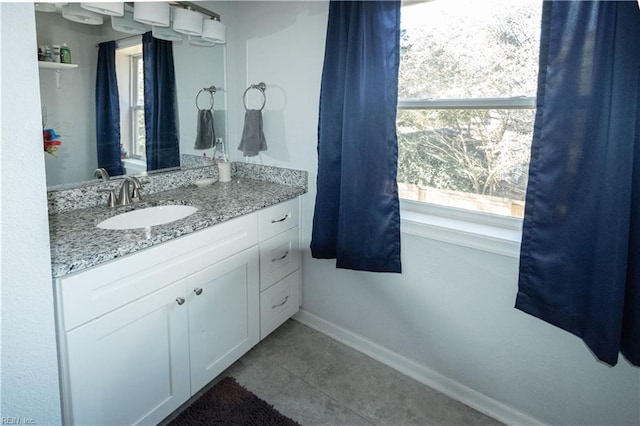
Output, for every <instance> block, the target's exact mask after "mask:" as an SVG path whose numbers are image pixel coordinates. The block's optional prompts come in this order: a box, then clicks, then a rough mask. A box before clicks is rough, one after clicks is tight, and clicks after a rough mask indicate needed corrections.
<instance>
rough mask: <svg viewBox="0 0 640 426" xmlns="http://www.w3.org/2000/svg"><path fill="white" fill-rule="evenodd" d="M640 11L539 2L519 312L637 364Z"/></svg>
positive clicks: (605, 356)
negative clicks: (535, 98)
mask: <svg viewBox="0 0 640 426" xmlns="http://www.w3.org/2000/svg"><path fill="white" fill-rule="evenodd" d="M639 53H640V11H639V10H638V4H637V3H636V2H625V1H620V2H609V1H598V2H562V1H560V2H556V1H554V2H544V8H543V22H542V39H541V49H540V75H539V84H538V101H537V102H538V110H537V115H536V120H535V127H534V136H533V142H532V151H531V165H530V171H529V185H528V189H527V198H526V207H525V218H524V229H523V236H522V248H521V254H520V276H519V292H518V295H517V299H516V307H517V308H518V309H521V310H522V311H525V312H527V313H529V314H531V315H534V316H536V317H539V318H541V319H543V320H544V321H547V322H549V323H551V324H554V325H556V326H558V327H561V328H562V329H564V330H567V331H569V332H571V333H573V334H575V335H577V336H579V337H581V338H582V339H583V340H584V341H585V343H586V344H587V345H588V346H589V348H590V349H591V350H592V351H593V353H594V354H595V355H596V356H597V357H598V358H599V359H600V360H602V361H604V362H605V363H607V364H610V365H615V364H616V362H617V360H618V354H619V353H620V352H622V354H623V355H624V356H625V357H626V358H627V359H628V360H629V361H630V362H631V363H633V364H635V365H640V141H639V137H640V103H639V99H640V98H639V95H640V81H639V80H640V54H639Z"/></svg>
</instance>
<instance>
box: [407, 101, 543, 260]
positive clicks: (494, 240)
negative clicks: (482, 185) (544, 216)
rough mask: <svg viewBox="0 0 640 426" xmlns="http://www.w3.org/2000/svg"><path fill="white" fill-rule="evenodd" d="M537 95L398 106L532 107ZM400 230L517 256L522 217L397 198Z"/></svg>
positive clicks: (441, 107) (418, 102)
mask: <svg viewBox="0 0 640 426" xmlns="http://www.w3.org/2000/svg"><path fill="white" fill-rule="evenodd" d="M535 107H536V98H535V97H532V96H515V97H508V98H467V99H406V100H398V109H399V110H400V109H405V110H427V109H535ZM400 218H401V232H402V233H404V234H408V235H415V236H418V237H423V238H428V239H432V240H436V241H442V242H445V243H450V244H456V245H459V246H463V247H468V248H472V249H476V250H482V251H487V252H490V253H494V254H499V255H502V256H507V257H510V258H518V257H519V256H520V242H521V239H522V218H518V217H512V216H501V215H497V214H491V213H485V212H480V211H474V210H468V209H462V208H457V207H450V206H441V205H438V204H433V203H428V202H420V201H413V200H405V199H400Z"/></svg>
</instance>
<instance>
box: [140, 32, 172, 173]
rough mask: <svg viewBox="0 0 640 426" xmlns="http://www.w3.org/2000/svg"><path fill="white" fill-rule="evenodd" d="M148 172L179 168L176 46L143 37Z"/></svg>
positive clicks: (148, 36) (147, 36)
mask: <svg viewBox="0 0 640 426" xmlns="http://www.w3.org/2000/svg"><path fill="white" fill-rule="evenodd" d="M142 61H143V63H144V70H143V72H144V121H145V143H146V156H147V171H152V170H158V169H164V168H167V167H177V166H180V147H179V142H178V116H177V106H176V105H177V103H176V77H175V72H174V68H173V45H172V43H171V42H170V41H165V40H159V39H155V38H153V36H152V35H151V32H148V33H145V34H143V35H142Z"/></svg>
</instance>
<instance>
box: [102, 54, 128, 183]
mask: <svg viewBox="0 0 640 426" xmlns="http://www.w3.org/2000/svg"><path fill="white" fill-rule="evenodd" d="M97 68H98V70H97V74H96V143H97V148H98V167H102V168H104V169H105V170H106V171H107V172H108V173H109V175H110V176H119V175H122V174H123V173H124V169H123V167H122V161H121V160H120V104H119V101H118V81H117V79H116V43H115V41H108V42H104V43H100V44H99V45H98V65H97Z"/></svg>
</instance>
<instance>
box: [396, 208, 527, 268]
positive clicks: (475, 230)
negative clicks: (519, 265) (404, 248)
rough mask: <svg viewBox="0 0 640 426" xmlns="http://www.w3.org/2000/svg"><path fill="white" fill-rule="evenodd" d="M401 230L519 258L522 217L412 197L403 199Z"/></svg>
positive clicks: (410, 233)
mask: <svg viewBox="0 0 640 426" xmlns="http://www.w3.org/2000/svg"><path fill="white" fill-rule="evenodd" d="M400 218H401V231H402V233H404V234H409V235H415V236H418V237H423V238H428V239H432V240H436V241H443V242H446V243H450V244H457V245H460V246H463V247H469V248H473V249H477V250H483V251H487V252H490V253H495V254H499V255H502V256H507V257H512V258H519V256H520V240H521V237H522V219H519V218H514V217H506V216H498V215H492V214H487V213H481V212H475V211H470V210H463V209H457V208H453V207H445V206H438V205H434V204H426V203H420V202H415V201H409V200H401V201H400Z"/></svg>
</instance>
